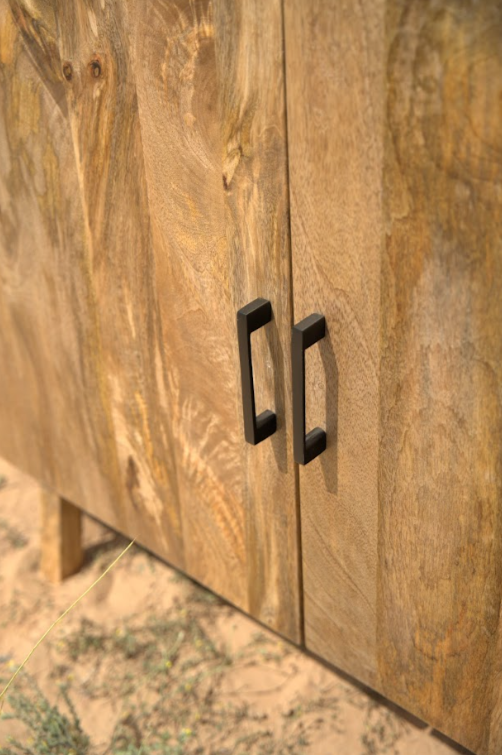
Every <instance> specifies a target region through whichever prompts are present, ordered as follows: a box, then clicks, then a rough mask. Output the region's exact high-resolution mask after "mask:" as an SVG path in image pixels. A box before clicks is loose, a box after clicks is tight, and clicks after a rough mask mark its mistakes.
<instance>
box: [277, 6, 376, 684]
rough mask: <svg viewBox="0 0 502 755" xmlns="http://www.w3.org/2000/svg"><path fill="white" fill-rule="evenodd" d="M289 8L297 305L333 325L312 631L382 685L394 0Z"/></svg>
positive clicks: (313, 359) (314, 530)
mask: <svg viewBox="0 0 502 755" xmlns="http://www.w3.org/2000/svg"><path fill="white" fill-rule="evenodd" d="M285 8H286V14H285V21H286V63H287V68H286V71H287V92H288V133H289V159H290V178H291V220H292V243H293V292H294V316H295V321H296V322H298V321H299V320H302V319H303V318H304V317H306V316H308V315H310V314H312V313H314V312H318V313H320V314H322V315H324V316H325V318H326V329H327V332H326V336H325V338H324V339H323V340H322V341H320V342H319V344H318V345H315V346H313V347H312V348H311V349H309V350H308V352H307V355H306V380H305V383H306V402H307V429H308V430H310V429H312V428H313V427H315V426H319V427H322V428H324V429H325V430H326V433H327V448H326V451H325V452H324V453H323V454H322V455H321V456H319V458H318V459H316V460H314V461H313V462H311V463H310V464H309V465H308V466H305V467H302V468H301V469H300V500H301V518H302V546H303V566H304V577H303V578H304V599H305V633H306V642H307V646H308V647H310V648H311V649H312V650H315V652H317V653H318V654H319V655H322V656H323V657H325V658H327V659H329V660H330V661H331V662H333V663H335V664H337V665H338V666H341V667H342V668H349V669H350V670H351V673H353V674H354V675H355V676H357V677H359V678H361V679H363V680H364V681H366V682H367V683H369V684H374V683H375V682H376V679H377V667H376V663H377V658H376V643H377V636H376V616H377V525H378V489H377V465H378V444H379V434H378V357H379V327H380V314H379V313H380V258H381V245H382V242H383V239H382V229H383V223H382V202H381V172H382V152H383V148H382V135H383V92H382V81H383V33H384V25H383V22H384V13H383V5H382V3H380V2H377V3H375V2H373V1H372V2H368V3H366V2H363V3H357V4H356V3H353V2H350V0H347V1H346V2H340V1H339V0H333V1H332V2H328V1H327V0H314V2H309V3H304V2H303V0H288V1H287V2H286V4H285Z"/></svg>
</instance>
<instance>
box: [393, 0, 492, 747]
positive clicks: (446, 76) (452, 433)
mask: <svg viewBox="0 0 502 755" xmlns="http://www.w3.org/2000/svg"><path fill="white" fill-rule="evenodd" d="M387 22H388V28H387V42H388V57H387V91H388V99H387V126H388V132H387V137H386V143H385V175H384V182H385V189H386V214H387V224H386V226H387V245H386V249H385V254H384V258H383V268H382V357H381V392H380V395H381V425H380V427H381V451H380V535H379V566H380V570H379V616H378V629H379V638H380V639H379V669H380V673H381V678H382V685H383V689H384V691H385V692H386V693H387V694H389V695H391V696H392V697H393V699H395V700H396V701H397V702H398V703H399V704H401V705H403V706H404V707H406V708H408V709H411V710H412V711H413V712H415V713H417V714H418V715H420V716H422V717H424V718H426V719H427V720H428V721H429V722H431V723H432V724H433V725H435V726H438V727H439V728H441V730H442V731H445V732H446V733H447V734H449V735H450V736H451V737H453V738H454V739H456V740H457V741H459V742H461V743H462V744H464V745H466V746H467V747H469V748H471V749H473V750H474V751H476V752H486V751H487V749H488V746H489V741H488V740H489V732H490V716H491V709H492V696H493V693H494V688H493V686H494V684H496V685H498V686H499V687H500V677H498V678H495V677H494V676H493V670H494V663H495V661H496V653H497V650H496V647H497V641H496V638H497V632H498V631H499V628H498V627H499V611H500V597H501V574H502V569H501V567H502V539H501V513H502V511H501V503H502V474H501V472H502V464H501V461H502V458H501V455H502V443H501V441H502V430H501V428H502V296H501V294H500V292H501V291H502V204H501V197H502V130H501V128H500V123H501V108H500V102H501V99H500V98H501V93H502V48H501V45H500V40H501V38H502V8H501V6H500V3H499V2H496V0H494V1H490V0H488V1H487V2H483V3H475V2H464V3H458V4H455V3H449V2H446V1H445V2H426V3H421V2H411V3H410V2H403V1H401V0H393V1H392V2H389V3H388V17H387ZM498 652H499V651H498ZM497 736H500V730H499V733H498V735H497ZM501 746H502V742H501V741H500V739H499V740H498V742H496V743H495V742H492V752H499V751H500V747H501Z"/></svg>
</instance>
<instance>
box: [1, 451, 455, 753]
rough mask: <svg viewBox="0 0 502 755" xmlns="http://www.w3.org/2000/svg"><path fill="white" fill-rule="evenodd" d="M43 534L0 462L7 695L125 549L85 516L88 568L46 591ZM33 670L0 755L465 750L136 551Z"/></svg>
mask: <svg viewBox="0 0 502 755" xmlns="http://www.w3.org/2000/svg"><path fill="white" fill-rule="evenodd" d="M38 537H39V522H38V488H37V485H36V484H35V483H34V482H33V481H31V480H30V479H29V478H27V477H24V476H22V475H21V474H20V473H18V472H17V471H15V470H14V469H13V468H12V467H9V466H8V465H7V464H6V463H5V462H2V461H1V460H0V683H1V682H3V684H1V686H2V688H3V686H4V684H5V682H6V681H7V679H8V678H9V677H10V676H11V675H12V673H13V671H15V669H16V668H17V665H18V664H19V663H20V661H21V660H22V659H23V658H24V656H25V655H26V654H27V652H28V651H29V650H30V648H31V647H32V646H33V645H34V644H35V643H36V641H37V640H38V639H39V638H40V636H41V635H42V634H43V632H44V631H45V629H46V628H47V627H48V626H49V625H50V624H51V623H52V622H53V621H54V619H56V618H57V617H58V616H59V615H60V614H61V613H62V611H63V610H64V609H65V608H66V607H67V606H68V605H70V604H71V602H72V601H73V600H74V599H75V598H76V597H77V596H78V595H79V594H80V593H82V592H83V591H84V590H85V589H86V588H87V587H88V586H89V585H90V584H91V583H92V582H93V581H94V580H95V579H96V578H97V577H98V576H99V574H100V573H101V572H102V571H103V570H104V569H105V568H106V566H107V565H108V564H110V563H111V561H112V560H113V559H114V558H115V557H116V556H117V555H118V554H119V553H120V551H121V550H122V549H123V548H124V547H125V545H126V544H127V541H125V540H123V539H122V538H120V537H118V536H115V535H114V534H113V533H112V532H110V531H109V530H107V529H106V528H104V527H102V526H101V525H99V524H97V523H96V522H93V521H92V520H90V519H86V522H85V543H86V548H87V554H86V564H85V567H84V569H83V570H82V572H81V573H80V574H78V575H76V576H75V577H72V578H71V579H68V580H67V581H66V582H65V583H64V584H62V585H60V586H51V585H48V584H47V583H46V582H45V581H44V579H43V578H42V576H41V575H40V574H39V570H38V562H39V540H38ZM27 672H28V673H26V674H22V675H20V676H19V677H18V679H17V680H16V683H15V685H13V686H12V687H11V690H10V692H9V699H8V702H7V703H5V705H4V708H3V714H2V718H1V719H0V755H4V754H5V755H6V754H7V753H8V754H9V755H11V753H16V755H17V753H21V752H24V753H29V754H31V753H33V754H36V755H42V754H43V755H45V754H48V755H49V754H51V753H57V755H63V753H64V754H65V755H70V753H71V755H105V754H106V755H119V754H121V755H150V754H152V755H153V754H154V753H159V754H162V755H178V754H181V753H187V754H188V755H195V753H200V754H203V755H206V754H207V755H244V753H246V754H247V753H250V754H251V755H266V754H267V753H274V754H277V755H279V754H280V755H282V754H284V755H286V753H289V754H291V755H302V754H303V753H305V755H313V754H314V753H315V754H316V755H317V754H318V755H380V753H382V754H383V753H392V754H393V755H394V754H395V755H452V754H453V753H458V752H466V751H465V750H462V749H460V748H459V749H457V748H454V746H453V745H452V744H451V743H447V742H445V741H442V740H441V739H440V738H438V736H437V735H436V734H435V733H434V732H431V730H430V729H429V728H427V727H425V726H423V725H420V724H419V723H418V722H416V721H414V720H411V719H409V717H407V716H405V714H403V713H400V712H399V711H398V710H396V709H394V708H393V707H391V706H389V705H386V704H385V703H384V701H382V700H381V699H380V698H378V697H377V696H374V695H371V694H368V693H367V692H365V691H364V690H362V689H360V688H358V687H357V686H355V685H354V684H351V683H350V682H349V681H347V680H345V679H343V678H341V677H340V676H338V675H337V674H335V673H334V672H333V671H331V670H329V669H327V668H325V667H324V666H323V665H322V664H320V663H318V662H317V661H316V660H314V659H312V658H310V657H308V656H306V655H305V654H303V653H301V652H300V651H299V650H297V649H296V648H294V647H292V646H291V645H289V644H288V643H286V642H283V641H281V640H280V639H279V638H278V637H277V636H275V635H273V634H271V633H270V632H268V631H267V630H265V629H263V628H262V627H260V626H259V625H258V624H255V623H254V622H253V621H251V620H249V619H248V618H246V617H245V616H243V615H242V614H241V613H239V612H238V611H236V610H234V609H233V608H231V607H229V606H228V605H226V604H225V603H223V602H221V601H219V600H218V599H217V598H215V597H214V596H213V595H212V594H210V593H208V592H206V591H204V590H203V589H201V588H200V587H198V586H197V585H194V584H193V583H192V582H191V581H189V580H188V579H186V578H185V577H183V576H181V575H179V574H178V573H177V572H175V571H174V570H172V569H170V568H169V567H168V566H166V565H165V564H163V563H161V562H160V561H158V560H157V559H155V558H154V557H152V556H151V555H149V554H147V553H146V552H144V551H142V550H141V549H140V548H137V547H135V546H133V548H132V549H131V550H130V551H129V552H128V553H127V554H126V555H125V556H124V558H123V559H122V560H121V561H120V562H119V564H118V565H117V566H116V567H114V569H113V570H112V571H111V572H110V573H109V574H108V575H107V576H106V577H105V578H104V579H103V580H102V581H101V582H100V583H99V584H98V585H97V586H96V587H95V588H94V590H93V591H92V592H91V593H90V594H89V595H88V596H87V597H86V598H85V599H84V600H83V601H82V603H80V604H79V605H78V606H77V607H76V608H75V609H74V611H73V612H72V613H71V614H69V615H68V617H67V618H66V619H65V620H64V621H63V622H61V623H60V624H59V625H58V626H57V627H56V628H55V629H54V631H53V633H52V634H51V635H50V636H49V638H48V639H47V640H46V641H45V643H44V644H43V645H41V646H40V647H39V648H38V649H37V651H36V652H35V654H34V655H33V657H32V659H31V661H30V662H29V664H28V666H27ZM12 714H15V715H16V717H17V718H19V717H20V718H21V719H23V720H24V722H25V723H22V722H20V721H19V720H17V718H14V719H13V718H11V717H10V716H11V715H12ZM10 737H13V738H14V739H15V740H17V741H18V742H19V743H20V745H22V748H24V749H18V746H17V745H15V744H14V743H13V742H12V740H11V739H10ZM2 748H5V749H2Z"/></svg>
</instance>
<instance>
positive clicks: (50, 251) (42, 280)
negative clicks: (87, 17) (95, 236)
mask: <svg viewBox="0 0 502 755" xmlns="http://www.w3.org/2000/svg"><path fill="white" fill-rule="evenodd" d="M0 40H1V41H0V100H1V102H0V113H1V118H0V208H1V210H0V214H1V223H0V282H1V285H0V332H1V337H0V363H1V370H0V404H1V421H0V448H1V450H2V454H3V455H5V456H6V457H7V458H9V459H10V460H11V461H13V462H15V463H17V464H18V465H19V466H22V467H23V468H24V469H26V470H29V471H30V473H31V474H32V475H33V476H35V477H37V479H39V480H41V481H44V482H45V483H47V484H48V485H51V486H52V487H54V488H56V489H57V490H58V491H59V492H60V493H61V494H63V495H64V496H65V497H67V498H68V499H70V500H81V497H82V496H81V491H82V489H84V488H85V490H86V491H87V496H88V499H89V501H91V502H92V501H96V500H99V501H101V506H102V514H103V518H104V519H106V520H107V521H109V522H111V523H117V519H116V517H115V514H114V508H113V504H112V503H111V502H112V501H113V500H114V498H115V495H116V494H117V487H116V485H115V481H116V475H115V473H114V469H115V461H114V459H115V452H114V446H113V442H111V439H112V437H113V429H112V427H111V423H110V419H109V416H108V413H107V410H106V404H107V399H106V392H105V390H104V386H103V381H102V380H101V379H100V373H99V360H100V351H99V344H98V342H97V336H96V333H97V320H96V310H95V306H94V300H93V295H92V283H91V281H90V276H89V267H88V245H87V232H86V226H85V219H84V216H83V212H82V204H81V200H80V188H79V180H78V175H77V171H76V166H75V161H74V152H73V144H72V140H71V134H70V131H69V128H68V121H67V115H68V110H67V105H66V95H65V89H64V78H63V75H62V72H61V61H60V58H59V51H58V45H57V23H56V17H55V14H54V11H53V8H52V6H49V5H48V4H47V3H42V2H40V3H30V10H29V11H28V10H27V8H26V7H25V6H24V5H23V4H15V3H12V5H11V6H9V4H7V3H6V2H4V1H2V2H1V3H0ZM96 459H100V460H101V463H100V464H99V465H97V464H96ZM76 460H78V464H77V463H76Z"/></svg>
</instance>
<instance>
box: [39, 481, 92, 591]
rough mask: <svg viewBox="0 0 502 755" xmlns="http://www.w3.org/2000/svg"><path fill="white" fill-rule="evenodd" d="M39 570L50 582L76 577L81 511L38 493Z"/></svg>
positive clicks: (81, 554) (80, 553)
mask: <svg viewBox="0 0 502 755" xmlns="http://www.w3.org/2000/svg"><path fill="white" fill-rule="evenodd" d="M41 499H42V500H41V509H42V510H41V520H42V524H41V537H40V539H41V556H40V569H41V571H42V574H43V575H44V577H45V578H46V579H48V580H49V581H50V582H54V583H57V582H61V581H62V580H63V579H66V578H67V577H71V576H72V574H76V573H77V572H78V571H79V570H80V568H81V567H82V564H83V562H84V549H83V547H82V512H81V511H80V509H79V508H77V507H76V506H74V505H73V504H72V503H70V502H69V501H65V500H64V498H60V497H59V496H58V495H56V494H55V493H52V492H51V491H48V490H44V489H43V490H42V491H41Z"/></svg>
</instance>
